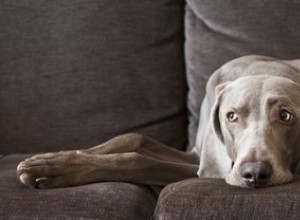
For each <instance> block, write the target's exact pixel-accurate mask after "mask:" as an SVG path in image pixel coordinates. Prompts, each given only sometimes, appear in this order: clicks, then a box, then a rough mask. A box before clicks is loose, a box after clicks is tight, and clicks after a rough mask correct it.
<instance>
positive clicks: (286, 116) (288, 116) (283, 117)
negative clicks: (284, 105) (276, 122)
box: [279, 110, 293, 122]
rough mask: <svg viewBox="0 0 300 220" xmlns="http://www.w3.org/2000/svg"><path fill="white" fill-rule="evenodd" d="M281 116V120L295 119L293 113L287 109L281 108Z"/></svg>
mask: <svg viewBox="0 0 300 220" xmlns="http://www.w3.org/2000/svg"><path fill="white" fill-rule="evenodd" d="M279 117H280V120H281V121H283V122H289V121H291V120H292V119H293V114H292V113H290V112H289V111H287V110H281V112H280V115H279Z"/></svg>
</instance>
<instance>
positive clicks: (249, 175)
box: [243, 173, 253, 179]
mask: <svg viewBox="0 0 300 220" xmlns="http://www.w3.org/2000/svg"><path fill="white" fill-rule="evenodd" d="M243 177H244V178H245V179H252V178H253V175H252V174H251V173H245V174H244V175H243Z"/></svg>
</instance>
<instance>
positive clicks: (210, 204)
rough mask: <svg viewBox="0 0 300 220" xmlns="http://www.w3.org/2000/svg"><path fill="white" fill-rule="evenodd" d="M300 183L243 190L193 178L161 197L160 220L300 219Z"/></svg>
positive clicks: (157, 215) (214, 180) (163, 193)
mask: <svg viewBox="0 0 300 220" xmlns="http://www.w3.org/2000/svg"><path fill="white" fill-rule="evenodd" d="M299 210H300V180H298V181H295V182H293V183H290V184H286V185H282V186H273V187H268V188H261V189H242V188H239V187H234V186H229V185H227V184H226V183H225V182H224V180H216V179H189V180H185V181H182V182H178V183H175V184H171V185H169V186H167V187H166V188H165V189H164V190H163V191H162V193H161V194H160V197H159V200H158V203H157V206H156V211H155V219H158V220H161V219H163V220H193V219H210V220H225V219H226V220H227V219H230V220H245V219H255V220H266V219H268V220H283V219H284V220H295V219H299Z"/></svg>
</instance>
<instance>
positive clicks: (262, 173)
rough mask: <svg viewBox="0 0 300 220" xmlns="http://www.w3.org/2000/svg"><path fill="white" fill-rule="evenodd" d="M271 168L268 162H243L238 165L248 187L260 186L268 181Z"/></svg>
mask: <svg viewBox="0 0 300 220" xmlns="http://www.w3.org/2000/svg"><path fill="white" fill-rule="evenodd" d="M272 170H273V169H272V166H271V164H270V163H268V162H245V163H242V164H241V166H240V175H241V176H242V178H243V179H244V180H245V183H246V184H247V185H248V186H249V187H260V186H265V185H266V184H267V183H268V182H269V180H270V178H271V175H272Z"/></svg>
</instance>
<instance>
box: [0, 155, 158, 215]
mask: <svg viewBox="0 0 300 220" xmlns="http://www.w3.org/2000/svg"><path fill="white" fill-rule="evenodd" d="M28 156H29V155H10V156H6V157H4V158H2V159H0V207H1V208H0V219H9V220H15V219H17V220H28V219H39V220H49V219H51V220H61V219H64V220H70V219H80V220H87V219H109V220H125V219H126V220H132V219H137V220H139V219H140V220H145V219H150V218H151V216H152V215H153V211H154V209H155V204H156V200H157V199H156V197H155V195H154V193H153V192H152V191H151V190H150V188H147V187H145V186H138V185H133V184H128V183H96V184H89V185H84V186H78V187H66V188H58V189H49V190H48V189H44V190H39V189H30V188H27V187H25V186H23V185H22V184H21V183H20V182H19V180H18V179H17V175H16V167H17V164H18V163H19V162H20V161H21V160H23V159H24V158H25V157H28Z"/></svg>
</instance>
